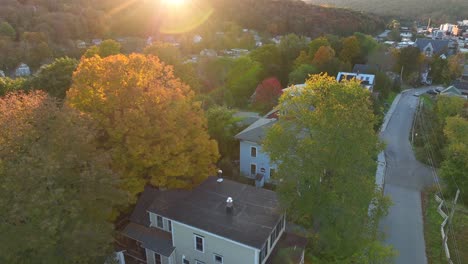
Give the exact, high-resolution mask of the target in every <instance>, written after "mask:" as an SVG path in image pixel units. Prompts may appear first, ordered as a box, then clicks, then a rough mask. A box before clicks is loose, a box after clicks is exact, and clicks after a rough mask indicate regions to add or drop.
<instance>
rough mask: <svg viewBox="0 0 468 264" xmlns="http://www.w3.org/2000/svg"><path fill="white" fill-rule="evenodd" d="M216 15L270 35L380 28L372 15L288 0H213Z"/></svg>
mask: <svg viewBox="0 0 468 264" xmlns="http://www.w3.org/2000/svg"><path fill="white" fill-rule="evenodd" d="M213 2H214V3H215V5H216V9H217V12H218V14H219V15H221V16H222V17H225V18H228V19H230V20H234V21H237V22H238V23H239V24H242V25H243V26H245V27H248V28H258V29H259V30H263V31H267V32H270V33H272V34H275V33H277V34H284V33H297V34H304V35H309V36H311V37H315V36H318V35H321V34H323V33H331V34H337V35H349V34H352V33H354V32H356V31H359V32H363V33H374V32H376V31H378V30H380V29H382V28H383V27H384V22H383V20H382V19H381V18H380V17H378V16H375V15H369V14H364V13H361V12H355V11H351V10H348V9H342V8H327V7H321V6H317V5H311V4H306V3H304V2H302V1H292V0H276V1H275V0H238V1H230V0H213Z"/></svg>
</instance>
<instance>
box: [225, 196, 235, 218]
mask: <svg viewBox="0 0 468 264" xmlns="http://www.w3.org/2000/svg"><path fill="white" fill-rule="evenodd" d="M233 202H234V200H233V199H232V198H231V197H228V198H227V200H226V212H227V213H228V214H231V213H232V209H233Z"/></svg>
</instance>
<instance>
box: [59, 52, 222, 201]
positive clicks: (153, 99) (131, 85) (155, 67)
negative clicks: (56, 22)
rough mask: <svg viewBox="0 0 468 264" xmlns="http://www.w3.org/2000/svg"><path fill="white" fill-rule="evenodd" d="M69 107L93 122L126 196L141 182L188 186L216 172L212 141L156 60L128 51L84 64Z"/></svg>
mask: <svg viewBox="0 0 468 264" xmlns="http://www.w3.org/2000/svg"><path fill="white" fill-rule="evenodd" d="M67 103H68V104H69V105H70V106H72V107H74V108H76V109H79V110H81V111H83V112H85V113H88V114H89V115H90V116H91V117H92V118H93V119H94V120H96V122H97V123H98V125H99V128H100V131H101V135H102V138H101V146H100V147H102V148H104V149H108V150H109V151H110V152H111V153H112V161H113V162H112V164H113V168H114V169H115V170H117V171H120V172H122V176H123V183H122V188H124V189H125V190H128V191H129V192H130V193H131V194H137V193H139V192H141V191H143V187H144V185H145V184H148V183H151V184H152V185H154V186H159V187H168V188H173V187H175V188H184V187H185V188H187V187H188V188H189V187H191V186H193V185H195V184H198V183H200V182H201V181H203V180H204V179H205V178H206V177H208V176H209V175H210V174H211V173H213V172H214V171H213V170H214V163H215V162H216V161H217V159H218V149H217V146H216V142H215V141H213V140H211V139H209V135H208V133H207V131H206V119H205V115H204V113H203V110H202V109H201V107H200V104H199V103H197V102H195V101H194V93H193V91H192V90H191V89H190V87H189V86H187V85H185V84H183V83H181V82H180V81H179V80H178V79H177V78H175V77H174V75H173V74H172V67H168V66H166V65H164V64H163V63H161V62H160V61H159V59H158V58H157V57H154V56H144V55H141V54H131V55H129V56H124V55H116V56H110V57H107V58H100V57H99V56H95V57H92V58H89V59H83V60H82V61H81V63H80V65H79V66H78V69H77V70H76V72H75V74H74V75H73V84H72V87H71V88H70V90H69V91H68V93H67Z"/></svg>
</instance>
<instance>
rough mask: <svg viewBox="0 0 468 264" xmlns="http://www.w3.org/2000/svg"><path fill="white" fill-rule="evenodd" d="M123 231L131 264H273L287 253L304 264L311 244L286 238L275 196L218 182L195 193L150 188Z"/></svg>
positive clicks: (121, 241) (121, 247) (212, 179)
mask: <svg viewBox="0 0 468 264" xmlns="http://www.w3.org/2000/svg"><path fill="white" fill-rule="evenodd" d="M122 227H123V228H121V229H122V230H121V232H120V235H119V237H118V239H117V245H118V251H120V252H121V251H123V252H124V255H125V259H126V260H127V261H128V263H147V264H211V263H213V264H270V263H273V261H274V259H275V258H276V257H277V256H276V255H275V254H277V252H279V251H281V249H280V248H281V247H282V248H289V249H295V250H296V254H295V255H299V257H298V258H296V259H294V260H293V262H288V263H294V264H302V263H304V249H305V245H306V243H307V240H305V239H304V238H301V237H298V236H295V235H293V234H287V233H286V232H285V227H286V217H285V214H284V212H282V211H281V209H280V207H279V201H278V197H277V195H276V193H275V192H273V191H271V190H266V189H262V188H255V187H254V186H250V185H246V184H242V183H237V182H234V181H230V180H226V179H222V178H216V177H209V178H208V179H206V180H205V181H204V182H202V183H201V184H200V185H199V186H197V187H195V188H194V189H192V190H158V189H156V188H152V187H146V188H145V190H144V192H143V193H142V194H141V195H140V197H139V199H138V201H137V204H136V206H135V209H134V211H133V213H132V215H131V216H130V219H129V222H128V223H126V224H125V225H122ZM291 238H292V239H291ZM291 241H292V243H291ZM288 242H289V243H288ZM297 253H298V254H297Z"/></svg>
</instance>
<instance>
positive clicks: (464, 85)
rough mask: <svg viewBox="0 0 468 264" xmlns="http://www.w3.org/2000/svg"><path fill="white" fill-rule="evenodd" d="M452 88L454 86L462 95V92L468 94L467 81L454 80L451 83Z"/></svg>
mask: <svg viewBox="0 0 468 264" xmlns="http://www.w3.org/2000/svg"><path fill="white" fill-rule="evenodd" d="M452 86H455V88H457V89H458V90H460V91H461V92H462V93H463V92H465V93H466V92H468V81H464V80H455V81H453V83H452Z"/></svg>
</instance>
